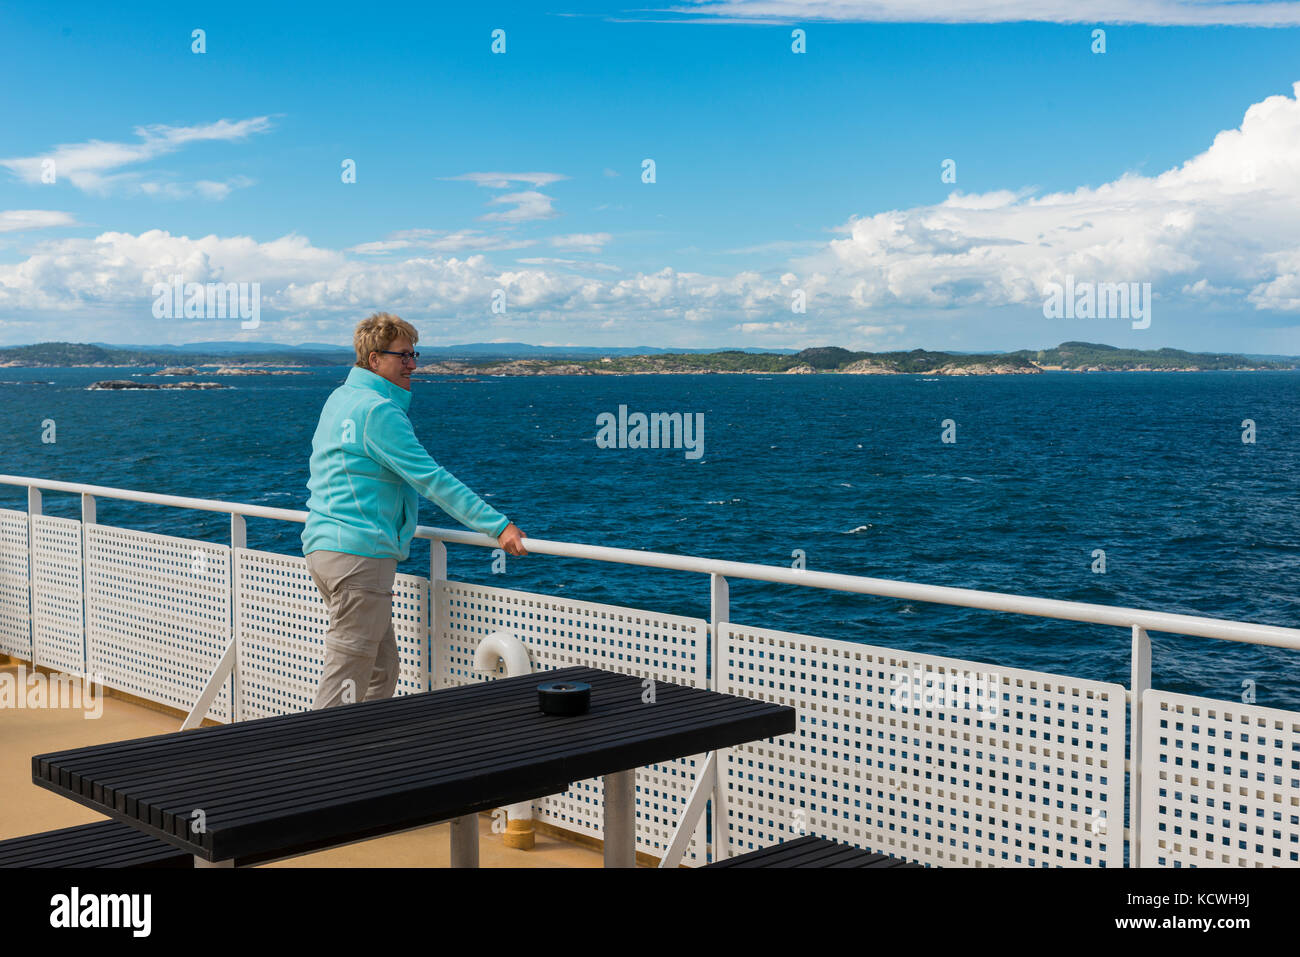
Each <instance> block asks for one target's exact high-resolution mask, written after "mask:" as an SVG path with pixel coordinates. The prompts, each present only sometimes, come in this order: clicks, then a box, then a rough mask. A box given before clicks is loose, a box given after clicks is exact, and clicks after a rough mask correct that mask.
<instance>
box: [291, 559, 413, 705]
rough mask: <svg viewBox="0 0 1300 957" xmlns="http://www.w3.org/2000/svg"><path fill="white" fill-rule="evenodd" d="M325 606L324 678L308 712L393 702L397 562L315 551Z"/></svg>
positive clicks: (314, 572) (311, 565)
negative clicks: (341, 706) (326, 618)
mask: <svg viewBox="0 0 1300 957" xmlns="http://www.w3.org/2000/svg"><path fill="white" fill-rule="evenodd" d="M307 569H308V570H309V571H310V572H311V577H312V579H313V580H314V581H315V582H316V587H317V588H318V589H320V593H321V597H322V598H324V599H325V607H326V608H327V609H328V610H329V616H330V624H329V630H328V631H327V632H326V633H325V673H324V674H323V675H322V676H321V683H320V687H319V688H317V689H316V700H315V701H314V702H313V703H312V710H313V711H315V710H319V709H321V708H331V707H333V706H334V705H339V704H351V703H353V702H357V701H374V700H375V699H377V698H391V697H392V696H393V692H394V691H395V690H396V689H397V676H398V658H397V637H396V635H394V633H393V579H394V578H395V577H396V575H397V559H396V558H366V557H363V556H361V555H348V554H346V553H344V552H330V551H325V550H323V549H318V550H317V551H314V552H309V553H308V554H307Z"/></svg>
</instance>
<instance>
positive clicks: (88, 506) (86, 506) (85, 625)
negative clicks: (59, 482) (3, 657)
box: [81, 492, 103, 694]
mask: <svg viewBox="0 0 1300 957" xmlns="http://www.w3.org/2000/svg"><path fill="white" fill-rule="evenodd" d="M94 524H95V496H93V495H90V494H88V493H86V492H82V493H81V673H82V675H83V676H84V678H85V680H86V682H87V687H89V682H90V574H89V563H88V561H87V559H88V558H89V557H90V546H89V543H88V542H87V536H86V526H88V525H94ZM100 693H101V694H102V693H103V690H102V689H101V692H100Z"/></svg>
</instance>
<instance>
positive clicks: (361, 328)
mask: <svg viewBox="0 0 1300 957" xmlns="http://www.w3.org/2000/svg"><path fill="white" fill-rule="evenodd" d="M403 336H405V337H406V338H407V339H410V340H411V345H412V346H414V345H415V344H416V343H417V342H419V341H420V334H419V333H418V332H416V331H415V326H413V325H411V324H410V323H409V322H407V321H406V320H405V319H400V318H398V317H397V316H394V315H393V314H392V313H389V312H376V313H375V314H374V315H371V316H367V317H366V318H365V319H362V320H361V321H360V322H358V323H357V330H356V332H354V333H352V345H353V348H355V349H356V350H357V365H358V366H360V367H361V368H362V369H369V368H370V353H372V352H383V351H384V350H385V349H387V348H388V346H389V344H390V343H392V341H393V340H394V339H400V338H402V337H403Z"/></svg>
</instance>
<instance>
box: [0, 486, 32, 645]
mask: <svg viewBox="0 0 1300 957" xmlns="http://www.w3.org/2000/svg"><path fill="white" fill-rule="evenodd" d="M30 616H31V611H30V604H29V589H28V578H27V513H26V512H19V511H15V510H14V509H10V508H3V509H0V654H6V655H16V656H18V657H19V658H23V659H25V660H27V661H31V658H32V623H31V617H30Z"/></svg>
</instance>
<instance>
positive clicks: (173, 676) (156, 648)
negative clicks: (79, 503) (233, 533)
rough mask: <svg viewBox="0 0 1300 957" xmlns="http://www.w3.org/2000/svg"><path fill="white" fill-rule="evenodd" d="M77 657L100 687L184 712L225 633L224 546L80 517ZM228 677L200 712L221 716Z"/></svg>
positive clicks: (226, 705) (225, 711)
mask: <svg viewBox="0 0 1300 957" xmlns="http://www.w3.org/2000/svg"><path fill="white" fill-rule="evenodd" d="M86 586H87V595H86V617H87V622H86V625H87V645H88V647H87V659H88V665H89V669H90V672H91V674H102V675H103V676H104V682H105V684H107V685H108V686H109V687H112V688H120V689H121V690H123V691H127V692H129V693H131V694H134V695H138V696H140V697H142V698H148V699H150V700H152V701H160V702H162V703H164V704H167V705H170V706H171V707H173V708H178V709H180V710H182V711H187V712H188V711H189V710H190V708H192V707H193V706H194V702H195V701H197V700H198V697H199V694H200V692H201V691H202V690H203V687H204V685H205V684H206V683H207V680H208V677H209V675H211V674H212V671H213V669H215V668H216V666H217V662H218V661H220V659H221V656H222V654H223V653H224V652H225V650H226V646H227V644H229V642H230V634H231V623H230V611H231V609H230V604H231V602H230V548H229V546H226V545H214V544H212V543H211V542H200V541H196V540H194V539H188V538H175V537H172V536H167V535H154V534H152V533H149V532H137V531H133V530H131V529H126V528H114V527H112V526H109V525H87V526H86ZM230 701H231V697H230V682H226V685H225V687H223V688H222V690H221V693H220V694H219V695H218V696H217V699H216V700H215V701H214V702H213V705H212V709H211V711H210V712H209V717H212V718H215V719H217V720H222V721H226V720H229V718H230Z"/></svg>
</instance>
